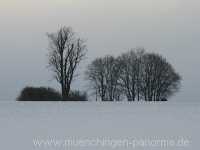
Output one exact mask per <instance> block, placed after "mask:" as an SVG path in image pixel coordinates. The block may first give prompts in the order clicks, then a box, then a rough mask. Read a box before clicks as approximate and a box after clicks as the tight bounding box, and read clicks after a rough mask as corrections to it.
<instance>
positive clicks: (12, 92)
mask: <svg viewBox="0 0 200 150" xmlns="http://www.w3.org/2000/svg"><path fill="white" fill-rule="evenodd" d="M64 25H66V26H71V27H73V29H74V30H75V31H76V32H77V33H79V35H80V36H82V37H83V38H85V39H87V45H88V59H87V60H86V61H85V64H87V63H88V62H90V60H91V59H94V58H95V57H97V56H102V55H105V54H114V55H117V54H119V53H121V52H125V51H127V50H128V49H130V48H134V47H144V48H146V49H147V50H148V51H154V52H158V53H160V54H162V55H163V56H165V57H166V58H167V59H168V61H169V62H170V63H172V64H173V66H174V67H175V69H176V70H177V71H178V72H179V73H180V74H181V75H182V77H183V82H182V89H181V91H180V92H179V93H178V94H176V96H174V97H173V99H174V100H177V101H198V100H199V99H198V97H199V93H200V80H199V76H200V71H199V66H200V44H199V39H200V1H198V0H42V1H41V0H0V100H15V98H16V96H17V95H18V93H19V91H20V90H21V89H22V88H23V87H25V86H26V85H34V86H52V87H55V88H59V86H58V85H57V84H56V83H55V82H53V81H52V76H51V72H50V71H48V69H47V68H46V65H47V57H46V55H47V52H48V51H47V47H48V41H47V38H46V35H45V34H46V32H54V31H56V30H57V29H58V28H59V27H61V26H64ZM85 86H86V84H85V82H82V81H80V80H79V81H76V82H75V83H74V87H77V88H79V89H82V88H84V89H85Z"/></svg>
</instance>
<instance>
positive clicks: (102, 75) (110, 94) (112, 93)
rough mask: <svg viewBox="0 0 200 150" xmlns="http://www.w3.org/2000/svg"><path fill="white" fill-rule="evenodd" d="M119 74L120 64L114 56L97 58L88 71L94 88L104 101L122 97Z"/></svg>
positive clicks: (87, 73) (87, 74)
mask: <svg viewBox="0 0 200 150" xmlns="http://www.w3.org/2000/svg"><path fill="white" fill-rule="evenodd" d="M119 74H120V66H119V64H118V63H117V61H116V59H115V58H114V57H113V56H105V57H103V58H97V59H95V60H94V61H93V62H92V63H91V64H90V65H89V66H88V69H87V71H86V76H87V78H88V79H89V80H90V83H91V85H92V88H93V90H95V93H96V94H97V96H100V98H101V100H102V101H115V100H116V101H118V100H119V99H120V95H121V93H120V92H119V91H118V90H119V87H118V79H119Z"/></svg>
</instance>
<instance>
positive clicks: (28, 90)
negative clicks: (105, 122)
mask: <svg viewBox="0 0 200 150" xmlns="http://www.w3.org/2000/svg"><path fill="white" fill-rule="evenodd" d="M87 100H88V99H87V94H86V93H81V92H80V91H73V92H71V93H70V96H69V97H67V98H62V96H61V94H60V93H59V92H57V91H56V90H54V89H52V88H49V87H25V88H24V89H23V90H22V91H21V93H20V95H19V96H18V98H17V101H87Z"/></svg>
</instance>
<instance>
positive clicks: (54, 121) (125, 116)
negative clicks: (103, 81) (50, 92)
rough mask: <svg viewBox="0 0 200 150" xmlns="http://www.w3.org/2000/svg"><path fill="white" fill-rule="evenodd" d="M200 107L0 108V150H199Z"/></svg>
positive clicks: (5, 104)
mask: <svg viewBox="0 0 200 150" xmlns="http://www.w3.org/2000/svg"><path fill="white" fill-rule="evenodd" d="M199 131H200V104H190V103H170V102H164V103H96V102H82V103H81V102H74V103H73V102H0V149H2V150H36V149H37V150H44V149H45V150H57V149H58V150H62V149H69V150H71V149H72V150H73V149H75V150H109V149H119V150H127V149H128V150H129V149H136V150H138V149H145V150H154V149H158V150H160V149H162V148H163V149H167V150H169V149H170V150H171V149H174V150H179V149H185V150H197V149H199V147H200V146H199V139H200V138H199V134H200V132H199Z"/></svg>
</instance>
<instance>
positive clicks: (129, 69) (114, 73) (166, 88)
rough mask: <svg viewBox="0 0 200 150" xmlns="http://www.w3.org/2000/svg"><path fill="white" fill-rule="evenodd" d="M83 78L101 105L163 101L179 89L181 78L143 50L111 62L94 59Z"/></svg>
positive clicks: (169, 66) (126, 54)
mask: <svg viewBox="0 0 200 150" xmlns="http://www.w3.org/2000/svg"><path fill="white" fill-rule="evenodd" d="M86 75H87V78H88V79H89V81H90V85H91V87H92V89H93V90H94V93H95V95H96V97H97V98H100V100H102V101H120V100H122V99H124V97H126V99H127V100H128V101H135V100H137V101H140V100H145V101H160V100H166V99H167V98H168V97H169V96H171V95H172V94H174V93H175V92H176V91H177V90H178V89H179V87H180V80H181V77H180V75H179V74H178V73H176V72H175V70H174V68H173V67H172V65H170V64H169V63H168V62H167V61H166V59H165V58H163V57H162V56H161V55H158V54H155V53H147V52H145V50H144V49H141V48H139V49H136V50H131V51H129V52H127V53H123V54H121V56H119V57H117V58H115V57H113V56H105V57H103V58H96V59H95V60H94V61H93V62H92V63H91V64H90V65H89V66H88V68H87V71H86Z"/></svg>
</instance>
